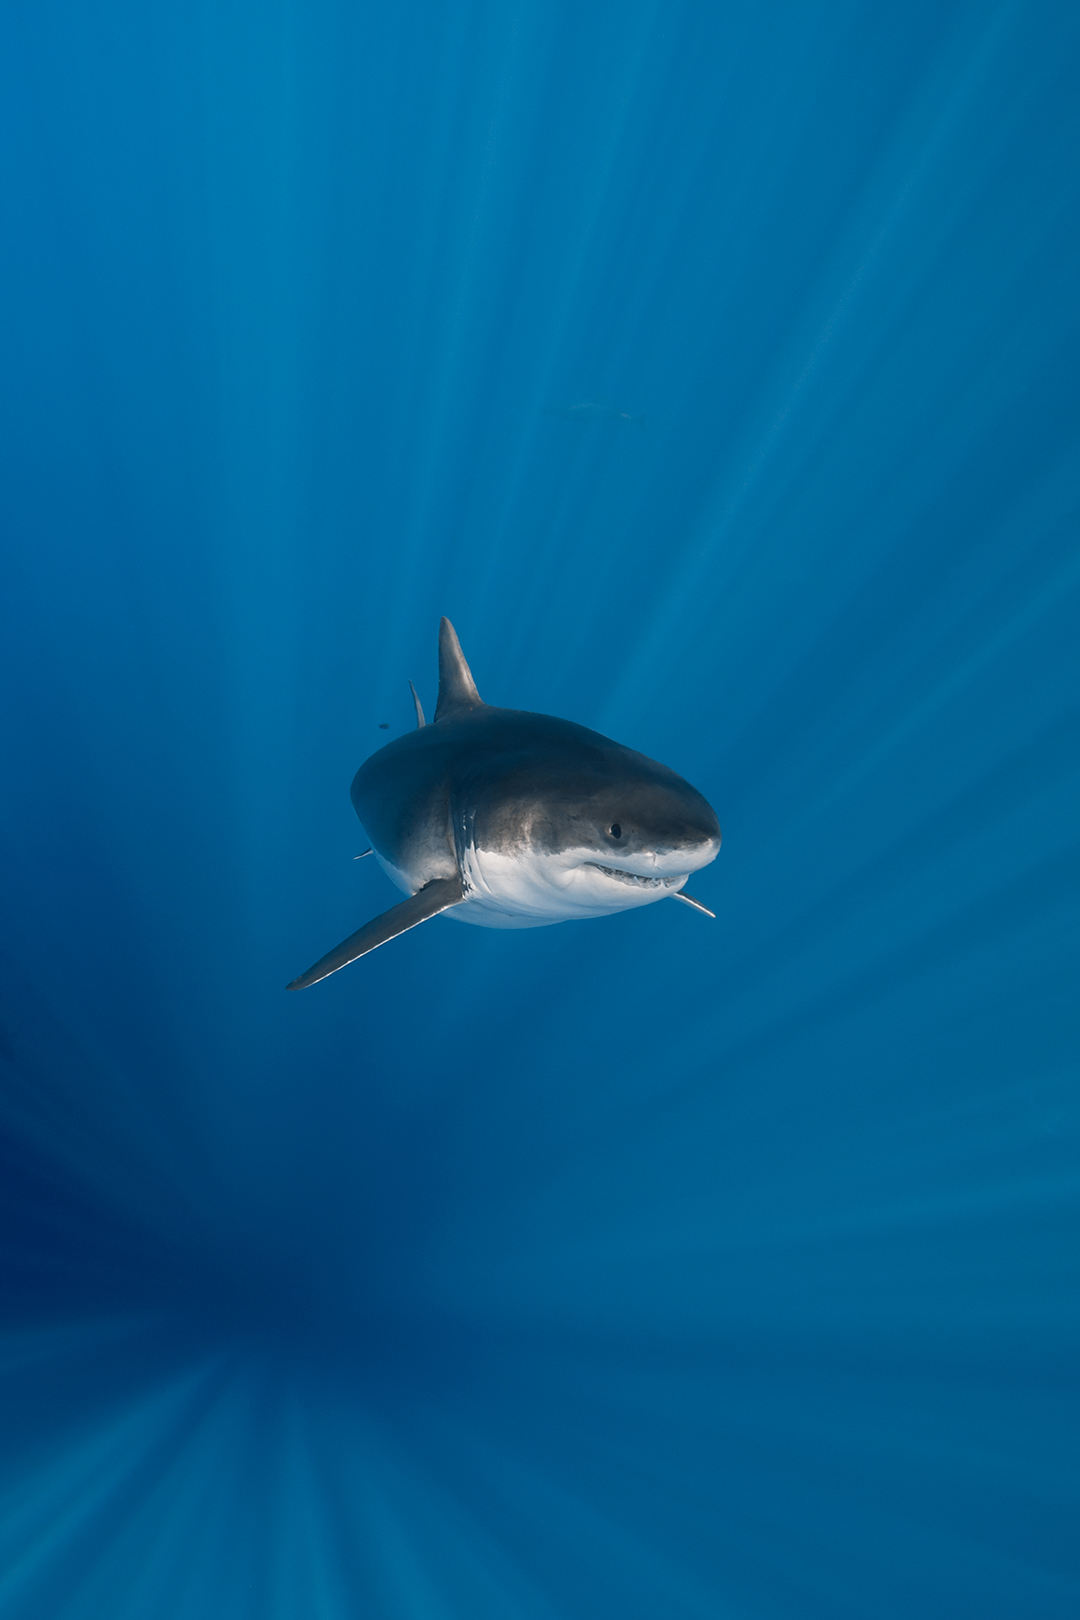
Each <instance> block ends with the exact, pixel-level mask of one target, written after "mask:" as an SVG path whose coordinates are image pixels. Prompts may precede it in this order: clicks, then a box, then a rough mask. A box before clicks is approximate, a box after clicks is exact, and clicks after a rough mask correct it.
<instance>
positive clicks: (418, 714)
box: [409, 681, 427, 731]
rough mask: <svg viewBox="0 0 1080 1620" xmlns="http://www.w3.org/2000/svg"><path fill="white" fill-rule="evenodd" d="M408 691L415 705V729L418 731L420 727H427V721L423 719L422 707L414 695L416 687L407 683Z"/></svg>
mask: <svg viewBox="0 0 1080 1620" xmlns="http://www.w3.org/2000/svg"><path fill="white" fill-rule="evenodd" d="M409 691H410V692H411V693H412V700H413V702H414V703H415V704H416V729H417V731H419V730H420V728H421V726H425V725H427V721H426V720H425V719H424V709H423V705H422V704H421V702H420V699H419V698H418V697H417V695H416V687H415V686H414V685H413V683H412V681H410V682H409Z"/></svg>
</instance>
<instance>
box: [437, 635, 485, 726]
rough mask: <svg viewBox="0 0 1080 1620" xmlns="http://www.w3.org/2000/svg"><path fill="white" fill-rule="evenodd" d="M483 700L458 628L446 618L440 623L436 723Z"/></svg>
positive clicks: (473, 706) (473, 707)
mask: <svg viewBox="0 0 1080 1620" xmlns="http://www.w3.org/2000/svg"><path fill="white" fill-rule="evenodd" d="M483 701H484V700H483V698H482V697H481V696H480V694H479V692H478V691H477V690H476V682H475V681H474V680H473V678H472V671H471V670H470V668H469V666H468V664H467V663H466V662H465V654H464V653H463V652H462V650H461V642H460V641H459V640H458V638H457V631H456V630H455V629H454V627H453V625H452V624H451V623H450V620H449V619H443V620H442V622H441V624H440V625H439V701H438V703H437V704H436V705H435V723H436V724H438V722H439V721H440V720H445V719H447V718H448V716H450V715H453V714H458V713H460V712H461V711H462V710H464V709H475V708H476V706H477V705H478V704H480V703H483Z"/></svg>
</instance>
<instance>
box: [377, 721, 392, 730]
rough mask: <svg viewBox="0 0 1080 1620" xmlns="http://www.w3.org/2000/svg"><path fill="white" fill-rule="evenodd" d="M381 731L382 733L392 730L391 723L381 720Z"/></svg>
mask: <svg viewBox="0 0 1080 1620" xmlns="http://www.w3.org/2000/svg"><path fill="white" fill-rule="evenodd" d="M379 730H380V731H389V730H390V722H389V720H380V721H379Z"/></svg>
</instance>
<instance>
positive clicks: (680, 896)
mask: <svg viewBox="0 0 1080 1620" xmlns="http://www.w3.org/2000/svg"><path fill="white" fill-rule="evenodd" d="M671 898H672V899H673V900H681V901H682V903H683V905H684V906H693V908H694V910H695V911H703V912H704V913H705V915H706V917H712V918H713V919H714V920H715V918H716V912H715V911H710V910H709V908H708V906H703V905H702V903H701V901H700V900H695V899H694V897H693V895H692V894H684V893H683V892H682V890H681V889H676V890H675V893H674V894H673V895H672V897H671ZM289 988H290V989H291V988H292V986H291V985H290V986H289Z"/></svg>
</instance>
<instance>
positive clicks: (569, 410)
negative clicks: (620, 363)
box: [544, 399, 645, 425]
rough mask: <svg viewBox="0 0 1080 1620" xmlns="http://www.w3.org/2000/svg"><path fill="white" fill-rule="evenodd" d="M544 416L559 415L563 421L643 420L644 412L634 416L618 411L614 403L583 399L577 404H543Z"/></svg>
mask: <svg viewBox="0 0 1080 1620" xmlns="http://www.w3.org/2000/svg"><path fill="white" fill-rule="evenodd" d="M544 414H545V415H546V416H561V417H562V419H563V421H564V422H636V423H638V424H639V425H640V424H641V423H642V422H644V420H645V416H644V413H642V415H640V416H634V415H632V414H631V412H630V411H620V410H619V409H618V407H617V406H615V405H604V404H601V402H600V401H599V400H595V399H583V400H581V401H580V402H579V403H578V404H577V405H545V406H544Z"/></svg>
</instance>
